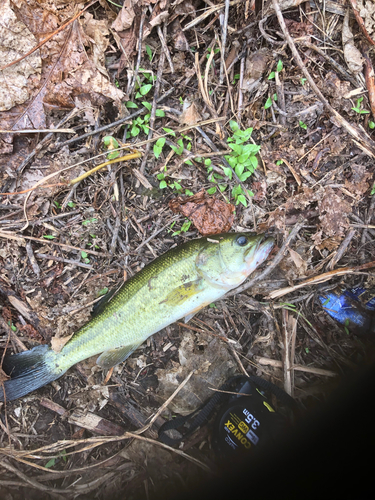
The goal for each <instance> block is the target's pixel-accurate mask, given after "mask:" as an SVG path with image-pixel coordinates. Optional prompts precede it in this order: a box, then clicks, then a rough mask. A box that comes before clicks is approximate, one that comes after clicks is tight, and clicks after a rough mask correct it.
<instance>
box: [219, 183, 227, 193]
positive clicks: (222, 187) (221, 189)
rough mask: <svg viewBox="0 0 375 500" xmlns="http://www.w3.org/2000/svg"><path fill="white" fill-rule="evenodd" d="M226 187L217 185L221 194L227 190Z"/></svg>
mask: <svg viewBox="0 0 375 500" xmlns="http://www.w3.org/2000/svg"><path fill="white" fill-rule="evenodd" d="M227 187H228V186H227V185H226V184H219V189H220V192H221V193H223V192H224V191H225V190H226V189H227Z"/></svg>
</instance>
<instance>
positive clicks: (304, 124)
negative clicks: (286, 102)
mask: <svg viewBox="0 0 375 500" xmlns="http://www.w3.org/2000/svg"><path fill="white" fill-rule="evenodd" d="M298 124H299V126H300V127H301V128H303V130H307V125H306V123H304V122H303V121H301V120H299V122H298Z"/></svg>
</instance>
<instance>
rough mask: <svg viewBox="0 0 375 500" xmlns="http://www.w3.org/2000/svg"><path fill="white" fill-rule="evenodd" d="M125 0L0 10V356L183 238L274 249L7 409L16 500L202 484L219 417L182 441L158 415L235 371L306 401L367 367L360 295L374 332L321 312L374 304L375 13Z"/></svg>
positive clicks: (57, 325)
mask: <svg viewBox="0 0 375 500" xmlns="http://www.w3.org/2000/svg"><path fill="white" fill-rule="evenodd" d="M121 5H122V2H121V0H118V1H116V2H112V1H109V0H108V1H106V0H99V1H93V2H84V1H77V2H70V1H67V0H59V1H57V0H52V1H44V0H30V1H29V2H18V1H15V0H14V1H10V0H8V1H5V2H3V5H2V6H1V7H0V19H2V21H1V23H0V25H1V26H0V48H1V50H0V67H1V78H0V122H1V124H0V129H1V130H0V132H1V134H0V185H1V193H0V347H1V349H2V351H3V350H4V353H5V352H8V354H13V353H18V352H21V351H24V350H27V349H31V348H32V347H34V346H37V345H40V344H45V343H52V346H53V348H54V349H57V350H58V349H61V348H62V346H63V345H64V344H65V342H66V341H67V340H68V338H70V336H71V335H72V334H73V333H74V332H75V331H77V330H78V329H79V328H80V327H81V326H82V325H84V324H85V323H86V322H88V321H89V320H90V318H91V315H92V309H93V306H94V305H95V304H96V303H97V302H98V301H99V300H100V299H101V298H102V297H103V296H104V297H105V296H106V294H107V293H108V292H109V291H111V290H117V288H118V287H119V286H121V285H122V284H123V283H124V282H125V281H126V280H127V279H128V278H130V277H131V276H133V275H135V274H136V273H137V272H139V271H140V270H141V269H142V268H143V267H144V266H145V265H147V264H149V263H150V262H151V261H153V260H154V259H155V258H156V257H158V256H160V255H162V254H163V253H164V252H166V251H168V250H169V249H171V248H173V247H175V246H178V245H180V244H181V243H184V242H186V241H189V240H191V239H194V238H197V237H201V236H202V235H205V236H206V235H208V236H210V235H212V234H215V233H220V232H224V231H234V232H242V231H251V232H257V233H267V234H268V235H272V236H273V237H274V238H275V247H274V249H273V250H272V253H271V255H270V256H269V258H268V260H267V262H266V263H264V264H263V265H262V266H261V267H260V268H259V269H257V270H256V271H255V273H254V274H253V275H252V276H251V278H250V281H249V280H248V281H247V282H246V283H245V285H242V286H241V287H240V289H238V290H236V292H235V293H232V292H231V293H229V294H227V296H226V297H224V299H223V300H220V301H218V302H216V303H215V304H211V305H210V306H209V307H206V308H204V309H203V310H202V311H201V312H199V314H197V315H196V316H195V317H194V318H193V319H191V321H189V322H188V323H186V324H185V323H183V320H181V322H178V323H174V324H172V325H170V326H168V327H167V328H165V329H163V330H161V331H160V332H158V333H156V334H155V335H153V336H152V337H150V338H149V339H148V340H147V342H146V343H144V344H143V345H142V346H141V347H140V348H139V349H138V350H137V351H136V352H135V353H134V354H132V356H131V357H130V358H129V359H128V360H127V361H126V362H125V363H121V364H119V365H117V366H116V367H114V369H111V370H103V369H101V368H100V367H99V366H98V365H96V359H88V360H86V361H84V362H82V363H79V364H77V365H75V366H74V367H73V368H71V369H70V370H69V371H68V372H67V373H66V374H65V375H64V376H63V377H62V378H60V379H58V380H57V381H55V382H53V383H52V384H49V385H47V386H45V387H43V388H41V389H39V390H37V391H35V392H33V393H31V394H29V395H27V396H25V397H23V398H21V399H19V400H16V401H12V402H7V403H6V404H4V403H0V455H1V457H0V466H1V467H0V488H1V493H0V497H1V498H4V499H6V500H18V499H23V498H30V499H34V498H35V499H36V498H38V499H43V500H44V499H49V498H63V497H64V498H68V499H73V498H79V499H92V498H97V499H106V498H112V499H117V498H124V495H125V496H126V498H129V499H138V498H147V499H152V498H158V495H159V494H160V492H161V491H162V492H163V495H165V497H167V496H168V494H172V493H173V492H174V491H176V489H178V488H179V487H180V485H181V487H183V488H187V489H188V488H189V486H190V485H193V484H195V482H196V481H197V480H198V481H199V480H205V479H206V478H210V477H212V476H213V475H214V474H215V470H216V469H215V468H216V465H215V460H216V457H215V452H214V450H213V447H212V427H213V424H212V420H210V422H209V423H208V425H205V426H203V427H202V428H200V429H199V430H198V431H197V432H196V433H194V434H193V435H191V436H189V437H188V438H187V439H185V440H184V441H183V444H182V445H181V446H180V447H179V448H178V447H177V448H175V449H172V448H169V447H165V446H164V447H163V445H161V444H160V442H159V441H158V432H157V431H158V429H159V428H160V426H161V425H162V423H163V422H165V421H166V420H169V419H170V418H172V416H175V415H185V414H187V413H189V412H191V411H193V410H195V409H196V408H197V407H198V406H199V405H200V404H202V402H204V401H205V400H207V399H208V398H209V397H210V396H211V395H212V393H213V391H212V389H215V388H216V389H217V388H218V387H220V385H221V384H223V382H225V380H227V379H228V378H229V377H231V376H233V375H235V374H244V373H247V374H249V375H257V376H260V377H262V378H264V379H266V380H269V381H271V382H273V383H274V384H276V385H278V386H279V387H281V388H283V389H284V390H285V391H286V392H287V393H289V394H290V395H292V396H293V397H294V398H295V399H296V400H297V401H298V402H299V404H300V405H301V407H302V408H303V409H304V410H308V409H310V408H315V407H317V406H319V405H320V404H322V402H324V401H326V400H327V399H329V396H330V394H331V393H332V391H333V390H334V389H335V388H336V387H338V386H339V384H340V381H341V380H342V378H343V377H344V376H345V375H347V374H348V373H351V372H354V371H356V369H357V368H358V367H360V366H363V365H365V364H366V363H369V362H370V360H371V359H372V358H373V340H372V338H371V333H372V334H373V331H374V323H375V321H374V318H373V316H372V314H373V313H371V312H369V311H367V310H366V309H365V306H364V303H365V301H364V299H363V298H362V302H361V305H358V310H359V311H360V312H361V314H363V315H366V316H367V317H368V322H367V323H366V327H365V328H356V327H355V326H354V325H353V324H351V323H350V322H349V321H345V322H342V324H340V323H339V322H337V321H335V320H334V319H333V318H332V317H331V316H330V315H329V314H328V312H327V310H326V308H325V307H324V305H325V304H327V302H325V300H326V298H327V297H328V295H327V294H329V293H331V292H336V293H339V292H337V291H338V290H339V289H342V290H344V289H352V288H353V287H355V286H356V287H361V288H363V289H364V294H365V295H366V297H367V298H366V301H367V300H368V299H369V298H371V297H372V296H373V295H374V292H373V291H374V284H375V277H374V274H373V271H372V269H373V267H374V266H375V250H374V244H373V241H374V235H375V225H374V223H375V221H374V207H375V196H374V192H375V184H374V170H375V166H374V160H373V159H374V155H375V137H374V133H373V130H374V129H375V114H374V113H375V86H374V71H373V67H372V64H373V61H374V53H373V49H372V47H373V45H374V42H373V41H372V38H375V37H374V36H373V31H374V30H375V17H374V9H373V6H372V3H371V2H369V1H367V2H366V1H365V0H357V1H354V0H350V1H347V2H345V0H337V1H328V0H326V1H325V2H319V1H315V2H314V1H311V2H306V1H304V2H300V1H298V0H289V1H286V0H271V1H268V2H265V3H264V4H262V3H261V2H258V1H257V0H254V1H250V0H234V1H231V2H229V1H225V2H224V3H220V2H219V0H213V1H208V0H206V1H201V0H191V1H190V0H186V1H178V0H177V1H175V2H171V1H170V0H126V1H125V2H124V6H123V7H122V6H121ZM361 21H362V22H361ZM373 120H374V121H373ZM53 129H57V130H53ZM123 156H125V158H124V159H122V157H123ZM107 161H108V162H109V163H108V164H107V163H106V162H107ZM103 163H106V164H105V165H102V164H103ZM99 165H101V167H100V168H99V169H96V170H95V171H92V169H94V168H95V167H97V166H99ZM308 280H309V281H308ZM339 287H341V288H339ZM355 307H357V306H355ZM192 372H193V374H192ZM0 376H1V377H2V378H0V383H3V381H4V380H6V375H5V374H4V373H3V372H2V371H0ZM188 377H191V378H190V379H189V380H186V379H187V378H188ZM184 383H185V385H184ZM178 388H179V389H180V390H179V392H178V394H177V395H176V396H175V397H174V398H173V400H172V401H171V402H170V403H169V404H168V405H167V406H163V404H164V403H165V402H166V400H167V399H168V398H169V397H170V396H171V395H172V393H173V392H174V391H175V390H176V389H178ZM274 403H275V405H276V406H277V402H276V401H274ZM154 415H155V416H156V418H155V420H154V421H153V423H152V425H147V424H148V422H149V420H150V418H151V417H152V416H154ZM140 429H142V431H141V432H139V433H138V431H139V430H140Z"/></svg>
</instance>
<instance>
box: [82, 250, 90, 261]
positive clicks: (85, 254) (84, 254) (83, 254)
mask: <svg viewBox="0 0 375 500" xmlns="http://www.w3.org/2000/svg"><path fill="white" fill-rule="evenodd" d="M81 257H82V260H83V262H84V263H85V264H88V263H89V262H90V259H89V258H88V256H87V252H84V251H83V250H82V251H81Z"/></svg>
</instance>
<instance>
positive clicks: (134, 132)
mask: <svg viewBox="0 0 375 500" xmlns="http://www.w3.org/2000/svg"><path fill="white" fill-rule="evenodd" d="M140 130H141V129H140V128H139V127H137V125H133V126H132V128H131V129H130V135H131V136H132V137H136V136H137V135H138V134H139V132H140Z"/></svg>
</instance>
